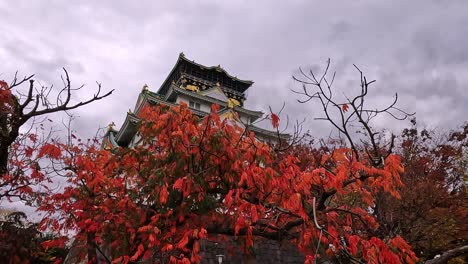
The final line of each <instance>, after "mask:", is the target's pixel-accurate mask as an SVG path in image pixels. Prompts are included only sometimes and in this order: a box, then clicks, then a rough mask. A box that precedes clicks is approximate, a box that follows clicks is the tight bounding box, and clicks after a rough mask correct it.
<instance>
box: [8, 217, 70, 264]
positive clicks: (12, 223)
mask: <svg viewBox="0 0 468 264" xmlns="http://www.w3.org/2000/svg"><path fill="white" fill-rule="evenodd" d="M54 238H55V237H54V236H53V235H52V234H44V233H42V232H40V231H39V230H38V229H37V224H34V223H31V222H29V221H28V219H27V216H26V214H25V213H23V212H10V213H8V214H7V215H5V216H4V217H2V219H0V258H1V259H2V261H3V263H12V264H13V263H44V264H45V263H56V261H58V260H63V259H65V256H66V254H67V249H66V248H49V249H47V250H46V249H45V248H44V247H43V245H42V242H44V241H47V240H50V239H54Z"/></svg>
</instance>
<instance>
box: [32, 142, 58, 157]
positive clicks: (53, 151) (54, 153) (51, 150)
mask: <svg viewBox="0 0 468 264" xmlns="http://www.w3.org/2000/svg"><path fill="white" fill-rule="evenodd" d="M61 154H62V151H61V150H60V148H59V147H57V146H55V145H52V144H49V143H47V144H44V146H43V147H42V148H41V151H39V155H38V157H39V158H41V157H43V156H49V157H50V158H52V159H59V158H60V155H61Z"/></svg>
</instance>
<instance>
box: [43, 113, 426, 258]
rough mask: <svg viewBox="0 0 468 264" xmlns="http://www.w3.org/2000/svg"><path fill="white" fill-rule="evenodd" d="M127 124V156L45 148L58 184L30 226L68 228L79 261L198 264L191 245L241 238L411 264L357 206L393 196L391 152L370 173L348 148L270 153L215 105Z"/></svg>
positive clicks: (402, 246)
mask: <svg viewBox="0 0 468 264" xmlns="http://www.w3.org/2000/svg"><path fill="white" fill-rule="evenodd" d="M139 117H140V118H141V123H140V128H139V135H140V136H141V143H140V144H138V145H136V146H134V147H133V148H130V149H118V150H117V151H115V152H110V151H107V150H102V149H100V148H99V147H95V146H85V145H78V146H74V147H71V146H69V145H60V144H56V147H59V148H60V149H61V153H62V155H64V153H68V154H67V155H65V156H62V161H63V162H64V165H65V166H66V167H67V168H68V169H69V174H68V182H69V186H68V187H66V188H65V190H64V191H63V192H61V193H57V194H54V195H50V196H48V197H46V199H45V200H44V201H43V203H42V205H41V207H40V210H42V211H44V212H46V213H48V216H47V217H46V218H45V219H44V220H43V222H42V223H41V225H42V226H43V227H44V228H46V227H48V228H53V229H55V230H57V231H60V230H75V231H76V233H77V236H76V239H78V240H82V241H83V242H84V243H86V244H87V245H88V260H89V261H91V262H93V261H96V259H97V257H98V256H97V254H96V249H97V250H98V252H100V254H101V255H103V256H105V258H106V259H107V260H108V261H110V262H113V263H129V262H131V261H140V260H152V261H156V260H161V261H169V262H170V263H190V262H195V263H198V262H199V261H200V257H199V240H200V239H203V238H205V237H206V235H207V234H221V235H237V236H239V237H244V240H243V241H244V243H245V247H246V249H248V248H250V247H251V246H252V244H253V243H255V237H257V236H259V237H265V238H268V239H276V240H278V239H280V240H288V241H290V243H293V244H296V245H297V247H298V248H299V250H301V251H302V252H304V253H305V254H306V255H307V256H308V257H307V258H306V262H307V261H309V262H310V261H312V259H313V256H314V255H315V254H314V253H315V250H316V246H317V241H318V239H319V237H320V240H321V242H320V244H321V247H322V248H328V250H327V253H329V254H332V255H333V254H338V255H346V256H347V257H348V258H350V259H364V260H366V261H368V263H391V262H387V261H393V262H394V263H400V262H404V261H406V262H407V263H415V262H416V260H417V258H416V256H415V255H414V253H413V252H412V251H411V248H410V247H409V245H408V244H407V243H405V242H404V240H403V239H401V238H400V237H380V238H379V237H375V236H374V235H373V234H374V231H375V230H376V229H377V228H378V226H379V223H378V222H377V221H376V219H375V218H374V217H373V215H372V214H371V212H370V211H369V210H368V208H369V205H368V204H367V203H373V202H374V199H375V197H376V195H377V194H378V193H381V192H384V193H388V194H390V195H392V196H394V197H398V188H400V187H401V186H402V185H403V184H402V182H401V179H400V174H401V173H402V172H403V167H402V165H401V162H400V158H399V157H398V156H396V155H389V156H388V157H387V159H386V160H385V165H384V166H378V167H375V166H373V165H372V164H371V162H370V161H367V160H365V159H363V160H357V159H356V158H355V155H354V152H353V151H352V150H350V149H348V148H338V149H336V150H334V151H330V153H329V154H327V155H326V156H325V155H324V156H323V157H322V158H321V159H316V156H315V154H314V152H313V151H309V152H308V153H309V154H308V155H304V154H305V153H307V152H305V151H303V152H301V153H302V155H296V154H297V153H296V152H294V151H291V152H290V153H289V154H281V155H279V154H278V153H275V152H274V151H273V150H272V148H270V147H269V146H268V145H266V144H263V143H261V142H259V141H257V140H256V139H255V138H254V135H253V134H252V133H250V134H246V133H242V132H243V131H242V130H241V128H239V127H236V126H233V125H232V124H231V122H228V121H227V120H221V119H220V118H219V116H218V115H217V114H216V109H213V111H212V113H211V114H210V115H209V116H208V117H205V118H204V119H203V120H200V119H199V118H198V117H197V116H195V115H194V114H193V113H192V112H191V111H190V110H189V109H188V107H187V106H186V105H180V106H176V107H173V108H169V107H164V106H155V107H147V108H145V109H143V110H142V111H141V112H140V113H139ZM54 152H55V151H54ZM57 153H58V152H57ZM363 193H365V195H364V196H365V197H366V199H367V200H366V202H360V201H361V199H360V197H362V196H363V195H362V194H363ZM325 196H326V197H328V198H326V199H327V202H325V203H323V204H322V203H321V202H320V201H321V199H322V198H323V197H325ZM316 200H317V201H319V202H318V203H316ZM351 200H354V202H350V201H351ZM314 214H316V217H314ZM329 245H332V246H330V248H329ZM109 247H110V250H104V249H105V248H109Z"/></svg>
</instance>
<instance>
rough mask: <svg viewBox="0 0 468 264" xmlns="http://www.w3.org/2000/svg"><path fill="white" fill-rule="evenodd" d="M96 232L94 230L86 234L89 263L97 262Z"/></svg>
mask: <svg viewBox="0 0 468 264" xmlns="http://www.w3.org/2000/svg"><path fill="white" fill-rule="evenodd" d="M95 245H96V234H95V233H94V232H91V233H87V234H86V248H87V253H88V263H97V253H96V247H95Z"/></svg>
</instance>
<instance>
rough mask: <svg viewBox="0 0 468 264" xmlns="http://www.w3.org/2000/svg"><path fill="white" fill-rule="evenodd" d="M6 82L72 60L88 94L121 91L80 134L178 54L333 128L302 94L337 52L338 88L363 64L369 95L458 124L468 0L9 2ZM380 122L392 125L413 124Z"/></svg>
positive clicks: (160, 74)
mask: <svg viewBox="0 0 468 264" xmlns="http://www.w3.org/2000/svg"><path fill="white" fill-rule="evenodd" d="M0 20H1V23H0V32H1V35H2V37H1V41H0V61H1V68H0V79H5V80H7V81H9V80H11V78H12V76H13V74H14V72H15V71H17V70H18V71H19V74H20V75H27V74H32V73H35V74H36V76H37V79H38V80H40V81H41V83H42V84H55V85H56V86H59V85H60V84H61V80H60V75H61V73H62V72H61V68H62V67H66V68H67V69H68V71H69V73H70V76H71V78H72V83H73V84H74V85H76V86H78V85H81V84H86V86H85V89H84V90H83V91H81V92H80V93H79V94H77V97H76V99H77V100H83V99H85V98H87V97H88V96H90V95H91V94H92V93H93V92H94V91H95V88H96V84H95V82H96V81H98V82H100V83H102V86H103V89H104V90H111V89H115V92H114V94H113V95H112V96H111V97H109V98H107V99H105V100H103V101H101V102H99V103H95V104H93V105H90V106H86V107H83V108H82V109H80V110H77V111H75V112H74V113H75V114H76V115H79V118H78V119H77V121H76V129H77V130H78V132H79V133H80V135H82V136H84V137H87V136H90V135H93V134H94V133H95V132H96V130H97V129H98V128H99V127H104V126H106V125H107V124H108V123H109V122H111V121H114V122H115V123H116V124H117V126H118V127H119V126H120V125H121V124H122V122H123V121H124V117H125V114H126V112H127V111H128V109H129V108H133V107H134V104H135V101H136V98H137V96H138V93H139V92H140V91H141V88H142V86H143V85H144V84H145V83H146V84H148V85H149V87H150V89H151V90H154V91H156V90H157V89H158V88H159V86H160V85H161V83H162V81H163V80H164V78H165V77H166V76H167V74H168V73H169V72H170V70H171V69H172V67H173V65H174V63H175V62H176V60H177V57H178V54H179V53H180V52H182V51H183V52H184V53H185V55H186V56H187V57H188V58H189V59H193V60H195V61H196V62H198V63H201V64H204V65H208V66H210V65H218V64H221V66H222V67H223V68H225V69H226V70H227V71H228V72H230V73H231V74H232V75H236V76H238V77H239V78H242V79H251V80H254V81H255V84H254V85H253V87H252V88H251V89H250V91H249V98H248V100H247V107H248V108H251V109H256V110H263V111H267V109H268V106H272V107H273V109H279V108H280V107H281V105H282V104H283V102H285V103H286V109H285V113H286V114H288V115H289V117H290V118H291V119H302V118H304V117H305V118H307V120H308V123H307V127H308V128H310V129H311V130H312V132H313V133H316V134H324V133H325V134H326V133H328V131H329V130H330V127H329V126H327V125H326V124H323V123H320V121H313V118H314V117H317V116H320V111H319V110H318V108H317V107H314V104H313V103H309V104H307V105H304V104H298V103H297V102H296V100H297V99H299V97H298V96H297V95H295V94H293V93H292V92H291V89H297V88H299V87H300V86H299V85H298V84H297V83H295V82H294V81H292V78H291V76H292V75H293V74H295V73H297V70H298V68H299V67H302V68H304V69H313V70H319V69H320V68H321V67H323V66H324V65H325V61H326V60H327V58H331V59H332V68H333V70H335V71H336V72H337V82H336V86H335V89H336V90H337V91H339V92H338V93H339V94H341V93H345V94H352V92H353V91H354V90H353V89H355V88H356V87H357V85H358V81H359V75H358V74H357V72H356V70H355V69H354V67H353V63H354V64H357V65H358V66H359V67H360V68H361V69H362V70H363V71H364V72H365V73H366V74H367V75H368V76H369V78H371V79H376V80H377V83H376V84H375V85H374V86H373V89H372V91H371V96H370V97H369V101H370V102H372V103H373V104H374V105H383V104H384V103H386V102H390V101H391V96H392V95H393V94H394V93H395V92H398V93H399V96H400V98H401V102H400V104H399V106H400V107H401V108H403V109H405V110H407V111H409V112H416V113H417V118H418V120H419V121H420V122H421V124H423V125H427V126H431V127H434V126H439V127H454V126H456V125H458V124H461V123H462V122H464V121H466V120H467V116H468V115H467V114H468V95H467V94H468V93H466V91H468V1H466V0H460V1H456V0H454V1H430V0H421V1H406V0H401V1H371V0H368V1H366V0H353V1H295V0H292V1H266V0H265V1H165V2H164V3H163V1H20V0H16V1H6V0H3V1H0ZM385 120H386V121H385V122H383V121H380V123H379V122H378V123H377V124H376V125H378V126H382V127H401V126H403V125H407V124H408V123H403V124H401V123H399V124H398V123H397V122H395V121H392V122H390V121H388V120H387V119H385Z"/></svg>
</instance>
